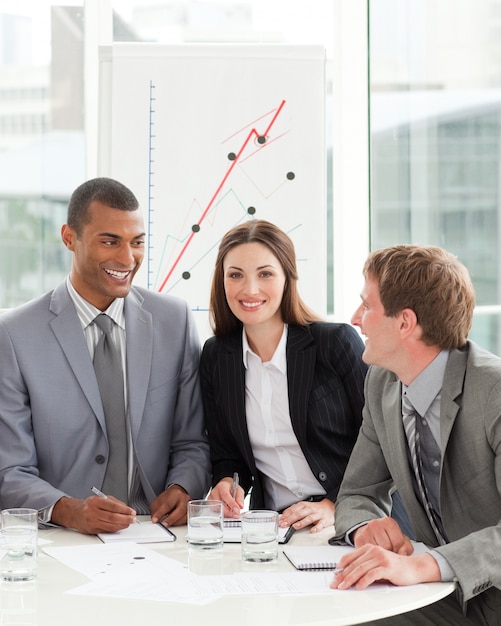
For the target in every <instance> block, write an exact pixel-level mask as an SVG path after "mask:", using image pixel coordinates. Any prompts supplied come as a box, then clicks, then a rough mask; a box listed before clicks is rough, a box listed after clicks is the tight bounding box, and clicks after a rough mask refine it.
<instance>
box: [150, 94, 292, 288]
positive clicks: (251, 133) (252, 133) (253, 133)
mask: <svg viewBox="0 0 501 626" xmlns="http://www.w3.org/2000/svg"><path fill="white" fill-rule="evenodd" d="M284 106H285V100H282V102H281V103H280V105H279V106H278V108H277V109H276V111H275V113H274V115H273V117H272V119H271V121H270V123H269V124H268V126H267V128H266V129H265V131H264V132H263V133H258V132H257V130H256V129H255V128H254V127H253V128H251V130H250V131H249V133H248V135H247V137H246V138H245V141H244V142H243V144H242V146H241V147H240V149H239V151H238V152H237V153H236V155H235V158H234V159H233V160H232V162H231V164H230V166H229V168H228V170H227V171H226V173H225V175H224V176H223V178H222V180H221V182H220V183H219V185H218V186H217V188H216V191H215V192H214V194H213V195H212V197H211V199H210V200H209V203H208V204H207V206H206V207H205V209H204V210H203V212H202V215H201V216H200V219H199V220H198V222H197V223H196V225H197V226H200V224H201V223H202V222H203V221H204V219H205V217H206V216H207V214H208V213H209V211H210V209H211V207H212V205H213V204H214V202H215V200H216V198H217V197H218V195H219V194H220V193H221V190H222V188H223V187H224V185H225V183H226V181H227V180H228V178H229V176H230V174H231V172H232V171H233V168H234V167H235V165H236V164H237V163H238V162H239V159H240V157H241V156H242V154H243V152H244V150H245V148H246V147H247V145H248V144H249V142H250V141H251V140H252V139H253V138H254V137H256V138H257V137H263V136H264V137H267V136H268V133H269V132H270V129H271V128H272V126H273V124H274V123H275V121H276V120H277V117H278V116H279V115H280V112H281V111H282V109H283V107H284ZM263 147H264V146H263ZM195 234H196V233H195V232H192V233H191V234H190V235H189V237H188V239H187V240H186V242H185V244H184V246H183V247H182V249H181V251H180V252H179V254H178V256H177V257H176V259H175V260H174V262H173V264H172V267H171V268H170V270H169V271H168V273H167V275H166V276H165V278H164V280H163V281H162V283H161V285H160V287H159V289H158V291H160V292H161V291H163V289H164V288H165V285H166V284H167V282H168V281H169V278H170V277H171V276H172V274H173V272H174V270H175V269H176V267H177V265H178V263H179V261H180V260H181V259H182V257H183V255H184V253H185V252H186V250H187V249H188V247H189V245H190V243H191V242H192V240H193V237H194V236H195Z"/></svg>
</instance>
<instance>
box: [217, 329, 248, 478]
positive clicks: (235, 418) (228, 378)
mask: <svg viewBox="0 0 501 626" xmlns="http://www.w3.org/2000/svg"><path fill="white" fill-rule="evenodd" d="M219 358H220V363H221V370H220V371H221V379H220V389H221V393H222V394H223V395H224V397H225V400H224V404H225V405H226V406H227V407H228V415H229V417H230V419H229V423H230V424H231V429H232V431H233V434H234V436H235V439H236V440H237V441H240V442H241V444H242V446H243V448H242V452H243V454H244V457H245V459H246V461H247V464H248V465H249V467H252V468H254V470H255V463H254V455H253V453H252V448H251V444H250V439H249V431H248V428H247V416H246V412H245V368H244V365H243V353H242V332H241V331H239V332H237V333H234V334H233V335H231V336H230V337H228V338H227V339H226V341H225V343H224V348H223V350H222V351H221V352H220V356H219Z"/></svg>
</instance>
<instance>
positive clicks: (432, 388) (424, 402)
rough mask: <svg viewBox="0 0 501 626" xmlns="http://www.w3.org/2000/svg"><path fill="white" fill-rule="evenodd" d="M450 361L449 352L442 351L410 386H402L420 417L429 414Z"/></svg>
mask: <svg viewBox="0 0 501 626" xmlns="http://www.w3.org/2000/svg"><path fill="white" fill-rule="evenodd" d="M448 359H449V350H442V351H441V352H439V353H438V354H437V356H436V357H435V358H434V359H433V361H432V362H431V363H430V364H429V365H428V366H427V367H425V369H424V370H423V371H422V372H421V373H420V374H419V376H417V377H416V378H415V379H414V380H413V381H412V383H411V384H410V385H409V386H407V385H404V384H402V392H405V393H406V394H407V396H408V398H409V400H410V401H411V403H412V406H413V407H414V408H415V409H416V411H417V412H418V413H419V415H425V414H426V413H427V411H428V409H429V408H430V406H431V404H432V402H433V400H435V398H436V397H437V395H438V393H439V392H440V390H441V389H442V384H443V381H444V375H445V368H446V367H447V360H448Z"/></svg>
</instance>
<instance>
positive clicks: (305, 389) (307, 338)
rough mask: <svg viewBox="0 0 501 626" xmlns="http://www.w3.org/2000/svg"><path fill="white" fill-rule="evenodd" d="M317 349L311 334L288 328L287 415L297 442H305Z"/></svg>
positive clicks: (291, 327)
mask: <svg viewBox="0 0 501 626" xmlns="http://www.w3.org/2000/svg"><path fill="white" fill-rule="evenodd" d="M316 351H317V348H316V346H315V342H314V341H313V338H312V336H311V334H310V333H309V332H308V331H307V330H305V329H302V328H299V327H296V326H289V329H288V335H287V386H288V389H289V413H290V416H291V422H292V427H293V429H294V432H295V433H296V436H297V438H298V441H299V442H300V443H301V442H304V441H306V422H307V417H308V402H309V399H310V391H311V387H312V384H313V377H314V375H315V359H316Z"/></svg>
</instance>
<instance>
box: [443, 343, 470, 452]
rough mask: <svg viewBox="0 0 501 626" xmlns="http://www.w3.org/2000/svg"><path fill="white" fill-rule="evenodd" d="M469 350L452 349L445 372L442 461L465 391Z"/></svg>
mask: <svg viewBox="0 0 501 626" xmlns="http://www.w3.org/2000/svg"><path fill="white" fill-rule="evenodd" d="M467 360H468V351H467V350H451V352H450V354H449V360H448V361H447V367H446V369H445V374H444V382H443V384H442V391H441V399H440V438H441V447H442V462H443V458H444V455H445V450H446V448H447V443H448V441H449V437H450V434H451V431H452V427H453V426H454V422H455V420H456V417H457V414H458V412H459V408H460V405H459V403H458V402H456V398H458V397H459V396H460V395H461V394H462V393H463V385H464V378H465V375H466V363H467Z"/></svg>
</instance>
